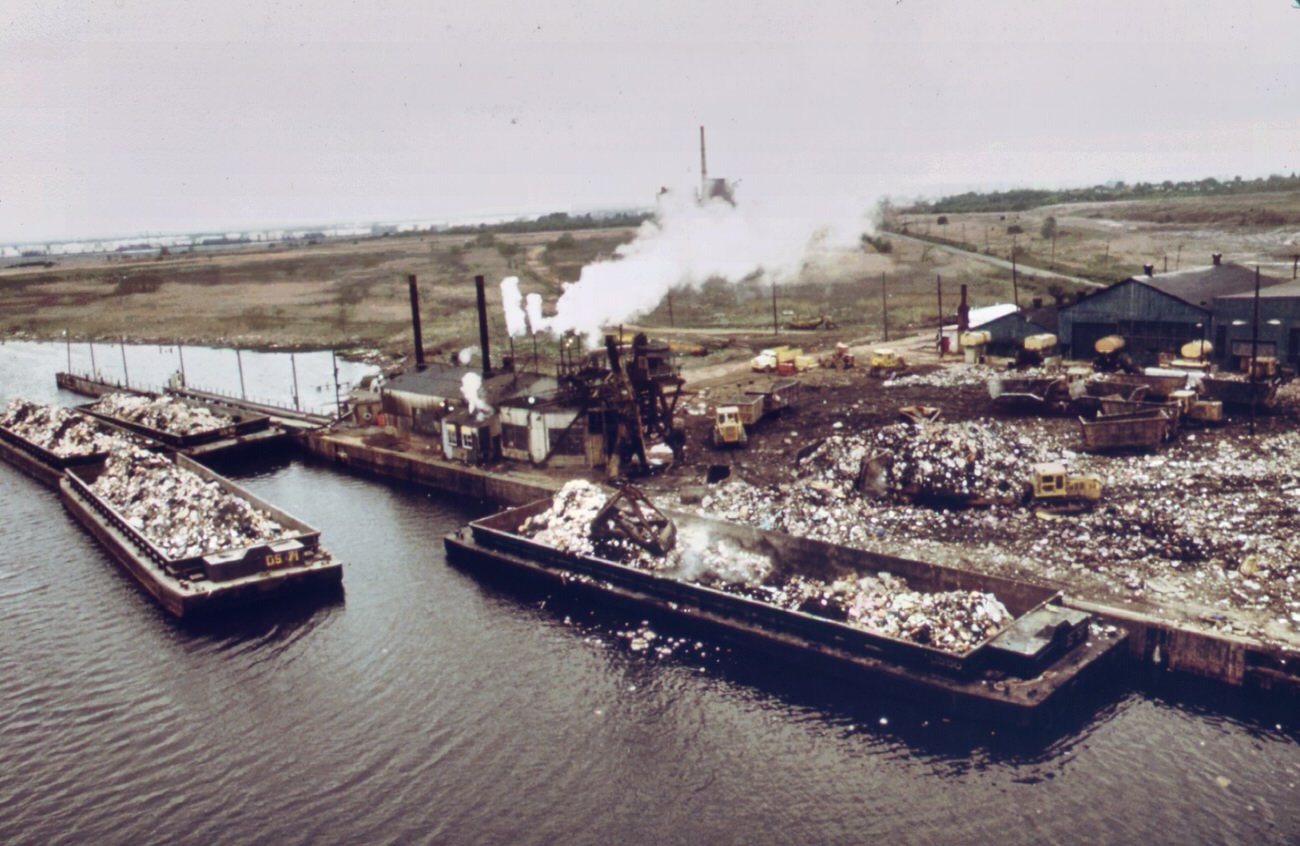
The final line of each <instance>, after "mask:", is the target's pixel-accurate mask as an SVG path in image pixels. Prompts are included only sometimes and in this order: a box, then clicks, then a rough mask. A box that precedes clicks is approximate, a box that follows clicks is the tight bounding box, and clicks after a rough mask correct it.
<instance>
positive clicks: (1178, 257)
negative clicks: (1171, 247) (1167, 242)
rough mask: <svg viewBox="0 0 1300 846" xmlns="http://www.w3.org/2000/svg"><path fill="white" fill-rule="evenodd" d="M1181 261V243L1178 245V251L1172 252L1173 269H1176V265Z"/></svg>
mask: <svg viewBox="0 0 1300 846" xmlns="http://www.w3.org/2000/svg"><path fill="white" fill-rule="evenodd" d="M1182 262H1183V245H1182V244H1179V245H1178V252H1176V253H1174V270H1175V271H1177V270H1178V265H1180V264H1182Z"/></svg>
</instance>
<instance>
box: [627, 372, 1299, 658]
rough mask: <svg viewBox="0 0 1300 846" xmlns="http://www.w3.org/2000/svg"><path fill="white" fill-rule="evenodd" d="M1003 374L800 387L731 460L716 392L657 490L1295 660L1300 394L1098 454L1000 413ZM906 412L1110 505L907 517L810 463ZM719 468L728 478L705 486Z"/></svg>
mask: <svg viewBox="0 0 1300 846" xmlns="http://www.w3.org/2000/svg"><path fill="white" fill-rule="evenodd" d="M993 372H994V371H992V370H991V369H989V368H986V367H983V366H971V365H965V364H946V365H943V366H940V365H937V364H932V363H926V364H922V365H919V366H913V367H911V368H910V369H909V371H908V372H906V373H905V374H903V375H902V376H901V377H899V378H897V379H891V380H881V379H873V378H871V377H869V376H868V375H867V373H866V371H865V370H864V369H854V370H848V371H832V370H814V371H810V372H808V373H806V374H802V375H801V380H802V382H803V385H802V390H801V394H800V396H799V399H798V402H797V405H796V406H795V407H793V408H791V409H789V410H787V411H785V412H783V413H781V414H779V415H777V416H775V417H772V418H770V419H765V420H764V421H762V422H761V423H759V424H758V425H757V426H755V427H754V430H753V435H752V438H751V440H750V443H749V446H748V447H747V448H744V449H730V450H717V449H710V448H709V447H707V446H706V445H705V444H706V435H707V432H708V428H709V426H710V425H711V424H710V418H709V416H708V408H709V403H710V399H711V395H714V394H716V393H718V392H719V391H720V390H723V389H722V388H720V387H713V388H709V387H704V388H703V389H702V390H701V391H700V392H699V393H697V394H696V395H695V396H692V397H690V398H688V399H687V401H686V403H685V406H686V419H687V421H688V426H689V441H688V443H689V447H688V454H687V456H686V461H685V462H684V463H683V464H681V465H679V466H678V467H677V468H675V469H674V470H673V471H671V472H670V473H669V474H668V477H667V478H666V479H664V480H662V481H655V482H652V483H651V484H652V486H653V487H656V488H658V489H659V490H660V491H661V495H662V497H663V502H665V503H666V504H668V505H670V506H671V507H677V508H680V507H683V505H685V506H686V507H691V508H696V509H698V510H701V511H703V512H705V513H708V514H711V515H713V516H717V517H721V518H723V519H729V520H736V521H739V522H745V523H750V524H752V525H757V526H760V527H762V528H773V529H779V530H784V531H789V532H792V533H795V534H801V535H807V536H812V537H818V538H822V539H825V540H831V541H834V542H838V543H848V544H852V545H858V546H862V547H865V548H870V549H875V550H878V551H881V552H886V553H890V554H895V555H900V556H904V557H912V558H919V559H922V560H928V561H935V562H940V563H949V564H954V565H958V566H963V567H968V568H973V569H977V570H981V571H985V572H991V573H996V574H1000V575H1011V576H1017V577H1021V578H1029V579H1033V580H1037V581H1041V582H1047V583H1050V584H1054V585H1057V586H1060V587H1062V588H1064V589H1066V590H1067V591H1068V592H1069V593H1071V594H1072V595H1075V596H1083V597H1087V598H1091V599H1095V600H1099V601H1105V602H1108V603H1110V604H1120V605H1123V606H1127V607H1132V608H1134V609H1135V610H1155V609H1156V608H1160V609H1161V615H1162V616H1166V617H1168V616H1171V614H1172V616H1174V617H1175V618H1178V617H1181V618H1183V619H1185V620H1186V621H1189V622H1192V623H1193V624H1200V625H1203V626H1206V627H1212V628H1215V629H1218V630H1220V631H1224V632H1230V633H1236V634H1242V635H1249V636H1253V637H1257V638H1259V639H1261V640H1265V641H1270V642H1275V643H1281V644H1288V645H1290V646H1291V647H1293V648H1294V647H1296V646H1297V645H1300V565H1298V564H1297V562H1298V561H1300V427H1298V424H1300V386H1297V385H1291V386H1284V388H1283V390H1282V392H1281V394H1282V397H1283V401H1282V404H1281V407H1280V408H1279V409H1278V411H1277V412H1276V413H1274V414H1269V415H1260V416H1259V417H1257V419H1256V421H1255V424H1256V432H1255V434H1254V435H1251V434H1250V415H1249V413H1247V412H1244V411H1241V410H1237V411H1230V413H1229V415H1228V419H1227V420H1226V422H1225V423H1224V424H1222V425H1220V426H1217V427H1213V428H1196V429H1193V428H1188V427H1184V428H1183V429H1182V430H1181V431H1180V433H1179V435H1178V436H1177V437H1176V439H1175V440H1174V441H1172V442H1171V443H1168V444H1166V445H1164V446H1162V447H1161V448H1159V449H1158V450H1157V451H1155V452H1153V453H1149V454H1147V453H1129V454H1116V455H1090V454H1088V453H1086V452H1084V451H1083V444H1082V440H1081V433H1080V424H1079V421H1078V417H1077V415H1076V414H1075V413H1073V412H1067V413H1062V414H1056V415H1050V416H1039V415H1037V414H1008V413H1001V412H996V411H995V410H994V409H993V408H992V404H991V402H990V400H989V395H988V388H987V379H988V378H989V377H990V376H991V375H993ZM742 378H748V377H747V376H742ZM759 378H761V377H759ZM714 381H715V383H720V382H723V381H725V380H721V379H715V380H714ZM911 404H924V405H931V406H935V407H937V408H939V409H940V410H941V415H942V416H941V418H940V420H941V421H943V422H946V423H949V424H964V425H965V426H970V427H975V428H977V429H978V430H979V436H980V438H984V439H989V440H991V441H992V442H994V443H997V444H1002V445H1004V446H1005V450H1000V449H999V448H998V447H994V448H991V449H989V450H988V451H989V452H1000V451H1005V453H1006V454H1004V455H1001V456H1000V458H1002V459H1003V464H1004V466H1005V465H1006V464H1007V463H1008V462H1009V463H1010V464H1011V465H1012V466H1016V467H1022V468H1023V474H1020V475H1019V478H1015V479H1011V480H1009V481H1010V482H1011V483H1014V484H1017V485H1018V484H1021V483H1022V482H1023V481H1024V480H1025V479H1027V477H1028V473H1029V465H1030V464H1031V463H1032V462H1033V460H1036V459H1044V458H1046V459H1052V460H1055V459H1064V460H1065V461H1066V462H1067V464H1068V465H1069V467H1070V468H1071V470H1072V471H1073V472H1078V473H1092V474H1095V475H1097V476H1098V477H1100V478H1101V480H1102V483H1103V494H1102V500H1101V503H1100V504H1099V505H1098V506H1096V507H1095V508H1094V509H1092V510H1091V511H1089V512H1085V513H1082V514H1078V515H1055V514H1049V513H1044V512H1042V511H1040V510H1038V509H1035V508H1033V507H1031V506H1026V505H1022V504H1020V503H1019V502H1014V503H1008V504H1001V505H994V506H991V507H981V508H959V507H947V506H940V507H931V506H924V505H916V504H907V503H903V502H898V501H892V500H890V499H889V498H884V499H879V498H875V499H873V498H870V497H864V496H863V495H861V494H859V493H857V491H855V490H853V487H852V476H853V473H854V471H856V469H857V464H856V463H854V462H849V463H848V466H841V467H839V468H838V469H837V468H835V467H834V466H833V462H831V461H828V459H827V456H828V455H829V454H830V450H829V449H826V448H824V449H823V450H822V452H821V453H815V454H814V455H813V456H812V457H811V458H805V459H804V460H802V461H801V460H800V455H801V454H802V453H803V452H806V451H807V449H808V448H809V447H810V446H811V445H813V444H816V443H818V442H821V441H824V440H826V439H831V440H832V445H839V446H844V445H847V444H852V443H854V442H855V439H856V441H861V440H862V439H864V438H869V437H874V436H879V435H880V433H882V432H885V431H886V430H889V429H890V427H895V426H898V425H900V424H899V414H898V409H899V408H900V407H901V406H905V405H911ZM985 457H992V456H985ZM717 466H725V467H726V468H727V469H728V471H729V472H730V478H729V479H727V480H726V481H723V482H720V483H717V484H713V485H706V484H705V480H706V477H707V475H708V472H709V469H710V467H717ZM985 466H988V465H987V463H986V465H985ZM715 472H716V470H715ZM985 472H992V471H988V470H986V471H985ZM669 479H671V481H669ZM665 484H667V485H670V486H671V489H665ZM683 491H684V492H685V493H684V494H683ZM701 496H702V497H703V499H702V502H698V503H697V502H696V501H695V500H697V498H699V497H701ZM1229 612H1231V613H1229Z"/></svg>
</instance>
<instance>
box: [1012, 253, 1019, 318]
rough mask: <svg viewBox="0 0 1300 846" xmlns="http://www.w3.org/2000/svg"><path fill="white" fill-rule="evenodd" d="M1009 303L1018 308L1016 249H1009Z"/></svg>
mask: <svg viewBox="0 0 1300 846" xmlns="http://www.w3.org/2000/svg"><path fill="white" fill-rule="evenodd" d="M1011 302H1013V303H1015V306H1016V309H1019V308H1020V281H1019V279H1017V278H1016V248H1015V247H1012V248H1011Z"/></svg>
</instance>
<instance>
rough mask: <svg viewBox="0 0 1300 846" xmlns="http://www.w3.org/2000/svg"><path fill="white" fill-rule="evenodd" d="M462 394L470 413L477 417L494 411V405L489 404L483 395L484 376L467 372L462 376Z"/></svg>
mask: <svg viewBox="0 0 1300 846" xmlns="http://www.w3.org/2000/svg"><path fill="white" fill-rule="evenodd" d="M460 395H461V396H463V397H464V398H465V404H466V406H467V407H468V410H469V413H470V414H473V415H474V416H475V417H480V418H481V417H486V416H487V415H489V414H491V413H492V406H490V405H488V403H487V400H486V399H485V398H484V396H483V377H482V376H480V375H478V374H477V373H473V372H471V373H466V374H465V375H464V376H462V377H461V379H460Z"/></svg>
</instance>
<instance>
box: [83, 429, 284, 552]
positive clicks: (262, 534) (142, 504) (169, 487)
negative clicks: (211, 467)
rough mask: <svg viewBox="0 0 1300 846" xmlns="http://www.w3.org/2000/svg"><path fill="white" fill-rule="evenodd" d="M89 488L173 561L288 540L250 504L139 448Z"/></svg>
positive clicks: (111, 464) (112, 463)
mask: <svg viewBox="0 0 1300 846" xmlns="http://www.w3.org/2000/svg"><path fill="white" fill-rule="evenodd" d="M90 487H91V490H93V491H94V492H95V494H96V495H98V496H99V497H100V498H101V499H103V500H104V501H106V502H108V503H109V504H110V505H112V506H113V508H114V509H116V510H117V511H118V513H120V514H121V515H122V517H123V518H124V519H125V520H126V522H127V523H128V524H129V525H130V526H131V527H132V528H134V529H136V530H137V531H139V532H140V533H141V534H143V535H144V536H145V537H146V538H147V539H148V540H149V541H150V543H152V544H153V545H154V546H156V547H157V548H158V549H159V550H160V551H161V552H162V553H163V554H164V555H166V556H167V557H169V558H173V559H176V558H192V557H195V556H198V555H204V554H207V553H211V552H217V551H222V550H230V549H240V548H243V547H248V546H253V545H255V544H259V543H268V542H271V541H275V540H278V539H279V538H281V537H283V536H284V535H285V534H286V529H285V527H284V526H282V525H280V523H278V522H277V521H276V520H275V519H274V518H272V517H271V515H269V514H267V513H266V512H264V511H261V510H259V509H257V508H256V507H254V506H253V505H252V503H250V502H248V500H246V499H244V498H242V497H239V496H236V495H234V494H231V493H229V492H227V491H225V490H223V489H222V488H221V486H220V485H218V484H217V483H216V482H213V481H211V480H208V479H204V478H202V477H201V476H199V475H197V474H195V473H191V472H190V471H189V470H186V469H184V468H183V467H178V466H177V465H176V464H174V463H172V461H171V460H169V459H168V458H166V457H164V456H161V455H158V454H157V453H153V452H149V451H147V450H143V449H140V448H132V449H129V450H121V451H118V452H115V453H112V454H111V455H109V457H108V459H107V461H105V463H104V468H103V471H102V472H101V473H100V474H99V476H98V478H96V479H95V481H94V482H93V483H92V484H91V486H90Z"/></svg>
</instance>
